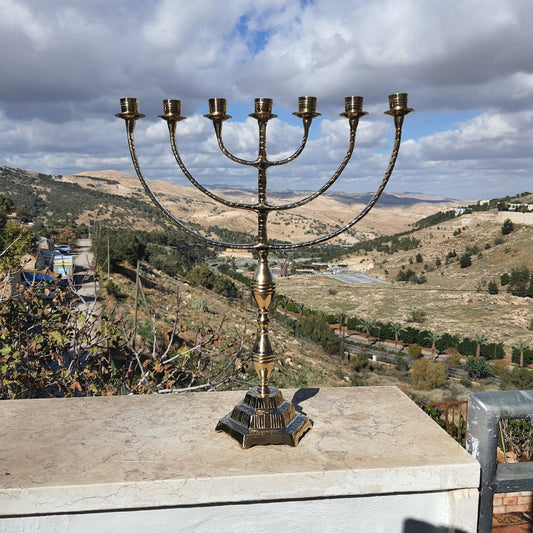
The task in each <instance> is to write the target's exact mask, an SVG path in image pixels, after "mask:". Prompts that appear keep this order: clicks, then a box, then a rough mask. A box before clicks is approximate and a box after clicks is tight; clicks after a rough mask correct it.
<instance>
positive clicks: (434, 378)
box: [411, 358, 448, 390]
mask: <svg viewBox="0 0 533 533" xmlns="http://www.w3.org/2000/svg"><path fill="white" fill-rule="evenodd" d="M411 378H412V383H413V387H415V388H417V389H420V390H432V389H435V388H437V387H442V386H443V385H444V384H445V383H446V380H447V379H448V374H447V371H446V365H445V364H444V362H442V361H430V360H429V359H426V358H422V359H419V360H418V361H416V362H415V363H413V367H412V370H411Z"/></svg>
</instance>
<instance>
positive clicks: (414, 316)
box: [407, 309, 426, 323]
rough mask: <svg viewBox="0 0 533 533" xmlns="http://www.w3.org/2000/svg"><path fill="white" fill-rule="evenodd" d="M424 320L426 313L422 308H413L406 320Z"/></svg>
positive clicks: (420, 321)
mask: <svg viewBox="0 0 533 533" xmlns="http://www.w3.org/2000/svg"><path fill="white" fill-rule="evenodd" d="M425 321H426V313H425V311H423V310H422V309H413V310H412V311H411V314H410V315H409V318H408V319H407V322H419V323H422V322H425Z"/></svg>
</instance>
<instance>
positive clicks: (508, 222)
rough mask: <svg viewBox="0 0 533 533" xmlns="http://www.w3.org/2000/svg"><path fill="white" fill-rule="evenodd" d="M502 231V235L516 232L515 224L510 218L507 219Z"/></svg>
mask: <svg viewBox="0 0 533 533" xmlns="http://www.w3.org/2000/svg"><path fill="white" fill-rule="evenodd" d="M501 231H502V235H509V233H512V232H513V231H514V224H513V223H512V221H511V219H510V218H506V219H505V220H504V221H503V224H502V230H501Z"/></svg>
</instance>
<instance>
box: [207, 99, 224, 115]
mask: <svg viewBox="0 0 533 533" xmlns="http://www.w3.org/2000/svg"><path fill="white" fill-rule="evenodd" d="M227 108H228V101H227V100H226V99H225V98H209V114H210V115H225V114H226V111H227Z"/></svg>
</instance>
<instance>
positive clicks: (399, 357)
mask: <svg viewBox="0 0 533 533" xmlns="http://www.w3.org/2000/svg"><path fill="white" fill-rule="evenodd" d="M394 368H396V370H399V371H400V372H407V370H409V363H408V362H407V361H406V360H405V357H404V356H403V354H401V353H399V354H396V356H395V357H394Z"/></svg>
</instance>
